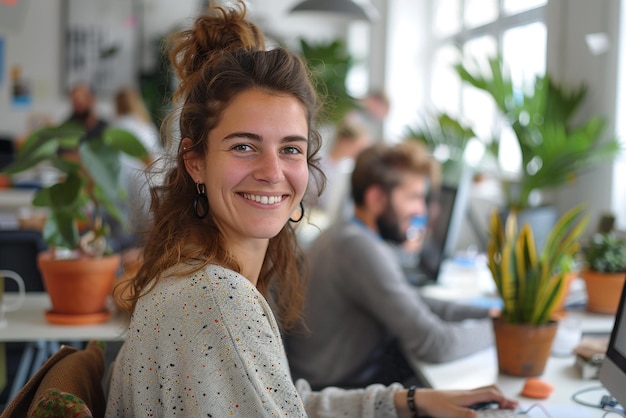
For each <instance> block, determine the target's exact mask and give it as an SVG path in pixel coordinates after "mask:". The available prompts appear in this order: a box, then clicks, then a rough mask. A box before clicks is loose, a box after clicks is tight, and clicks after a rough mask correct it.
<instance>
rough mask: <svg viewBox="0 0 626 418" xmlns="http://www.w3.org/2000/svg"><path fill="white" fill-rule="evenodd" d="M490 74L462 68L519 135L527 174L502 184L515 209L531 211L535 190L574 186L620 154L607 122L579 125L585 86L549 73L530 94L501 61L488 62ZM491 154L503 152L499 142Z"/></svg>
mask: <svg viewBox="0 0 626 418" xmlns="http://www.w3.org/2000/svg"><path fill="white" fill-rule="evenodd" d="M487 68H488V69H487V70H485V71H484V73H482V74H481V73H478V72H472V71H470V70H469V69H468V67H467V66H465V65H463V64H458V65H456V66H455V69H456V71H457V73H458V74H459V76H460V77H461V80H462V81H464V82H466V83H468V84H470V85H472V86H474V87H476V88H477V89H479V90H482V91H484V92H486V93H487V94H488V95H489V96H491V98H492V99H493V101H494V103H495V105H496V107H497V108H498V110H499V111H500V113H501V114H502V116H503V117H504V119H505V120H506V121H507V122H508V124H509V125H510V126H511V128H512V130H513V132H514V133H515V136H516V139H517V142H518V145H519V148H520V150H521V155H522V172H521V176H520V177H519V179H517V180H516V181H514V182H511V181H508V180H504V179H503V181H502V184H503V189H504V193H505V196H506V200H507V206H508V207H509V208H518V209H523V208H525V207H527V206H529V197H530V195H531V193H532V192H533V191H534V190H543V189H547V188H553V187H557V186H561V185H563V184H566V183H568V182H571V181H573V180H574V179H575V178H576V177H577V176H578V175H580V174H581V173H582V172H584V171H585V170H588V169H590V168H591V167H593V166H595V165H596V164H597V163H598V162H600V161H604V160H608V159H610V158H612V157H614V156H615V155H616V154H617V153H618V151H619V150H620V146H619V142H618V141H617V140H616V139H610V140H604V138H603V135H602V133H603V131H604V128H605V120H604V119H603V118H602V117H600V116H591V117H589V118H588V119H586V120H585V121H583V122H581V123H578V124H575V123H574V117H575V116H576V114H577V111H578V110H579V108H580V106H581V105H582V104H583V102H584V100H585V97H586V96H587V88H586V86H585V85H581V86H579V87H574V88H570V87H567V86H563V85H559V84H557V83H556V82H555V81H554V80H553V78H552V77H551V76H550V75H549V74H547V73H546V74H545V75H543V76H537V77H536V78H535V81H534V84H533V85H532V86H530V87H532V88H530V89H518V88H516V87H515V86H514V85H513V82H512V80H511V75H510V74H509V72H508V71H507V69H506V68H505V66H504V63H503V61H502V58H501V57H499V56H498V57H495V58H491V59H489V60H488V66H487ZM485 142H491V146H490V149H491V150H492V151H493V152H495V153H496V156H497V153H498V152H499V151H498V148H499V147H498V144H499V141H498V138H492V139H490V140H488V141H485Z"/></svg>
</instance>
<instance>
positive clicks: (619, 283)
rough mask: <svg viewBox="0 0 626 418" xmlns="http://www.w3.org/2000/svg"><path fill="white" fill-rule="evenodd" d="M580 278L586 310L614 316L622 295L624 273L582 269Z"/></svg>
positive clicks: (625, 274)
mask: <svg viewBox="0 0 626 418" xmlns="http://www.w3.org/2000/svg"><path fill="white" fill-rule="evenodd" d="M580 277H582V278H583V280H584V281H585V287H586V290H587V310H588V311H589V312H596V313H601V314H609V315H615V314H616V313H617V306H618V305H619V298H620V296H621V294H622V289H623V287H624V281H625V279H626V273H599V272H597V271H593V270H589V269H583V271H581V272H580Z"/></svg>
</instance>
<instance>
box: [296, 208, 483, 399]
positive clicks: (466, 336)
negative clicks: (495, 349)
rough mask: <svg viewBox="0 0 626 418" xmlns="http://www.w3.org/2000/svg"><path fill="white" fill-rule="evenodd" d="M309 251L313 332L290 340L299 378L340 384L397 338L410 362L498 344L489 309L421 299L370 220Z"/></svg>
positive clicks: (331, 232) (340, 228)
mask: <svg viewBox="0 0 626 418" xmlns="http://www.w3.org/2000/svg"><path fill="white" fill-rule="evenodd" d="M309 256H310V258H309V260H310V273H311V276H310V281H309V285H308V290H307V296H306V306H305V322H306V327H307V328H308V330H306V329H304V327H303V328H302V329H299V330H297V331H293V332H290V333H289V335H288V338H287V342H286V347H287V357H288V359H289V365H290V367H291V371H292V375H293V377H294V379H299V378H304V379H306V380H308V381H309V383H311V385H312V386H314V387H315V386H317V387H322V386H329V385H341V384H342V382H346V381H347V380H350V379H351V378H352V377H353V376H355V375H358V374H359V371H361V370H363V369H364V368H366V367H367V366H368V364H367V362H368V359H369V358H371V355H372V353H373V352H374V351H376V350H380V349H382V347H383V345H384V344H386V343H388V342H389V341H390V340H393V339H396V340H397V341H398V343H399V345H400V348H401V349H402V351H403V352H404V353H405V356H406V358H407V359H408V360H409V362H414V361H415V360H418V359H419V360H423V361H429V362H436V363H437V362H445V361H449V360H454V359H457V358H460V357H463V356H466V355H469V354H471V353H474V352H476V351H479V350H481V349H483V348H486V347H488V346H489V345H491V344H492V343H493V332H492V328H491V321H490V320H489V319H488V318H487V316H488V310H487V309H484V308H477V307H471V306H465V305H460V304H455V303H450V302H443V301H436V300H432V299H427V298H424V297H421V296H420V295H419V292H418V289H417V288H415V287H413V286H411V285H410V284H409V283H408V282H407V280H406V279H405V277H404V274H403V272H402V268H401V266H400V263H399V261H398V259H397V256H396V255H395V253H394V252H393V250H392V248H391V247H390V246H389V245H388V244H387V243H385V242H384V241H383V240H382V239H381V238H380V237H379V236H378V235H376V234H375V233H374V232H373V231H371V230H369V229H367V228H366V227H365V226H364V225H361V224H359V223H357V222H355V221H351V220H348V221H345V222H340V223H338V224H335V225H333V226H331V227H330V228H328V229H327V230H325V231H324V232H322V234H320V236H319V237H318V239H317V240H316V241H315V242H314V243H313V244H312V246H311V248H310V249H309Z"/></svg>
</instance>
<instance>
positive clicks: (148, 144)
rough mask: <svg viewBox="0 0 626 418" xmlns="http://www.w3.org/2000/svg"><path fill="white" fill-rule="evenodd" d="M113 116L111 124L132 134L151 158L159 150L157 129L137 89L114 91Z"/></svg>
mask: <svg viewBox="0 0 626 418" xmlns="http://www.w3.org/2000/svg"><path fill="white" fill-rule="evenodd" d="M114 101H115V118H114V120H113V126H115V127H117V128H121V129H125V130H127V131H128V132H130V133H132V134H134V135H135V136H136V137H137V138H138V139H139V140H140V141H141V143H142V144H143V146H144V147H145V148H146V149H147V150H148V153H149V154H150V156H151V157H152V159H154V158H156V157H157V156H158V155H159V154H160V153H161V152H162V147H161V141H160V139H159V131H158V129H157V128H156V126H155V125H154V122H152V118H151V117H150V113H149V112H148V109H147V108H146V105H145V103H144V101H143V98H142V97H141V94H140V93H139V91H137V89H134V88H131V87H124V88H121V89H119V90H118V91H117V92H116V93H115V99H114Z"/></svg>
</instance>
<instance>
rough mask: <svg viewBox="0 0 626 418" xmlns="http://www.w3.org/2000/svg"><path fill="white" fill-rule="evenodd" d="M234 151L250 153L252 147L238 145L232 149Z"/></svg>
mask: <svg viewBox="0 0 626 418" xmlns="http://www.w3.org/2000/svg"><path fill="white" fill-rule="evenodd" d="M232 149H233V150H234V151H250V150H252V147H251V146H250V145H248V144H237V145H235V146H233V147H232Z"/></svg>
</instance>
